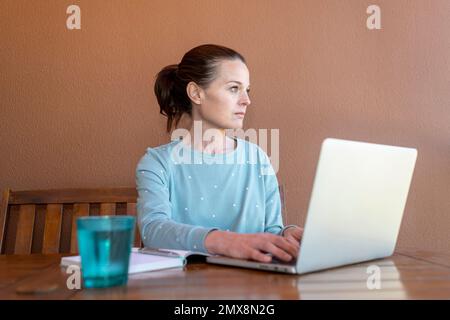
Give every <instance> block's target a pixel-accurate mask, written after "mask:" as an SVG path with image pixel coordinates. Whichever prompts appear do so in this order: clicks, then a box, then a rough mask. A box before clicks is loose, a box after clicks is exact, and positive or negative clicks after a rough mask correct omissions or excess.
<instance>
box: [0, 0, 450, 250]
mask: <svg viewBox="0 0 450 320" xmlns="http://www.w3.org/2000/svg"><path fill="white" fill-rule="evenodd" d="M372 3H376V4H378V5H379V6H380V7H381V14H382V16H381V18H382V30H375V31H369V30H368V29H367V28H366V18H367V14H366V8H367V6H368V5H370V4H372ZM70 4H77V5H79V6H80V7H81V30H73V31H69V30H67V29H66V24H65V23H66V18H67V14H66V8H67V7H68V6H69V5H70ZM0 36H1V49H0V63H1V75H0V88H1V91H0V101H1V110H0V112H1V114H0V115H1V128H0V150H1V157H0V188H5V187H10V188H12V189H16V190H17V189H44V188H62V187H103V186H132V185H134V169H135V165H136V162H137V161H138V159H139V157H140V156H141V155H142V154H143V153H144V151H145V148H146V147H147V146H154V145H158V144H162V143H165V142H167V141H168V138H169V137H168V135H166V134H165V133H164V128H165V120H164V118H162V116H160V115H159V113H158V111H159V110H158V109H157V105H156V100H155V98H154V96H153V93H152V85H153V76H154V75H155V73H156V72H157V71H159V69H160V68H161V67H163V66H165V65H167V64H171V63H177V62H178V61H179V60H180V58H181V56H182V54H183V53H184V52H185V51H187V50H188V49H190V48H192V47H193V46H196V45H198V44H202V43H219V44H223V45H226V46H230V47H232V48H235V49H237V50H238V51H240V52H241V53H243V54H244V55H245V56H246V58H247V60H248V64H249V68H250V72H251V83H252V105H251V106H250V108H249V110H250V111H249V113H248V116H247V119H246V128H251V127H253V128H279V129H280V140H281V146H280V152H281V159H280V171H279V174H278V178H279V180H280V181H281V182H283V183H284V184H285V185H286V187H287V197H288V199H287V205H288V214H289V219H288V220H289V221H288V222H289V223H298V224H303V222H304V220H305V214H306V210H307V207H308V200H309V196H310V192H311V188H312V182H313V177H314V172H315V167H316V162H317V157H318V153H319V148H320V143H321V141H322V139H324V138H325V137H330V136H331V137H337V138H346V139H354V140H363V141H369V142H376V143H385V144H394V145H402V146H411V147H416V148H417V149H418V150H419V154H418V160H417V166H416V170H415V173H414V178H413V183H412V186H411V190H410V195H409V198H408V204H407V206H406V212H405V218H404V220H403V225H402V230H401V233H400V238H399V245H400V246H415V247H418V248H423V249H437V250H448V249H449V244H450V241H449V240H450V233H449V231H448V230H450V1H448V0H433V1H427V0H423V1H417V0H403V1H400V0H396V1H380V0H379V1H375V2H372V1H363V0H361V1H358V0H352V1H340V0H339V1H338V0H321V1H318V0H311V1H299V0H292V1H288V0H284V1H275V0H273V1H269V0H253V1H235V0H226V1H206V0H190V1H167V0H151V1H150V0H149V1H143V0H141V1H138V0H130V1H119V0H108V1H107V0H103V1H100V0H89V1H87V0H84V1H61V0H58V1H56V0H52V1H50V0H49V1H43V0H40V1H24V0H2V1H1V2H0Z"/></svg>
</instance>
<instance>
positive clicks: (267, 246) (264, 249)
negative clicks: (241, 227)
mask: <svg viewBox="0 0 450 320" xmlns="http://www.w3.org/2000/svg"><path fill="white" fill-rule="evenodd" d="M289 229H291V228H289ZM289 229H286V231H287V230H289ZM205 248H206V250H208V252H209V253H211V254H220V255H224V256H228V257H231V258H238V259H251V260H255V261H261V262H270V261H271V260H272V257H271V256H270V255H267V254H266V253H270V254H272V255H273V256H275V257H277V258H278V259H280V260H282V261H286V262H287V261H290V260H291V259H292V258H296V257H297V254H298V249H299V243H298V242H295V241H291V240H289V239H288V238H286V237H282V236H278V235H275V234H271V233H251V234H241V233H236V232H224V231H219V230H215V231H211V232H210V233H209V234H208V235H207V236H206V239H205Z"/></svg>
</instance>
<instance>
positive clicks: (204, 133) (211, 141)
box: [183, 122, 236, 154]
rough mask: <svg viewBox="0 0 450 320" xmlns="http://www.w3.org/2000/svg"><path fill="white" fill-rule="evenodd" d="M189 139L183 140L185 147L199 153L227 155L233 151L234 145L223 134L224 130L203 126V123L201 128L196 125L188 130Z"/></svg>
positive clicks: (233, 142) (233, 141)
mask: <svg viewBox="0 0 450 320" xmlns="http://www.w3.org/2000/svg"><path fill="white" fill-rule="evenodd" d="M189 134H190V139H183V142H184V143H185V144H186V145H189V146H191V148H193V149H195V150H198V151H200V152H205V153H211V154H220V153H227V152H230V151H232V150H234V149H235V147H236V143H235V140H234V139H231V138H230V137H228V136H227V135H226V134H225V129H220V128H214V127H212V126H205V123H204V122H203V123H202V124H201V126H199V125H198V122H197V123H194V125H193V126H192V127H191V129H190V130H189Z"/></svg>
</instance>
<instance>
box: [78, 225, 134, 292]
mask: <svg viewBox="0 0 450 320" xmlns="http://www.w3.org/2000/svg"><path fill="white" fill-rule="evenodd" d="M135 220H136V219H135V217H133V216H91V217H80V218H78V219H77V229H78V230H77V233H78V250H79V253H80V256H81V274H82V278H83V283H84V287H85V288H102V287H111V286H119V285H126V284H127V281H128V266H129V262H130V252H131V246H132V244H133V241H134V225H135Z"/></svg>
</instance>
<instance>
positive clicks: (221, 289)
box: [0, 250, 450, 299]
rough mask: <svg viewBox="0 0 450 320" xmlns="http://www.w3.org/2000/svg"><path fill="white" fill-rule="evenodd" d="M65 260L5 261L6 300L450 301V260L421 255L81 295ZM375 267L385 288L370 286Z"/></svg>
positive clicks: (153, 280) (169, 273)
mask: <svg viewBox="0 0 450 320" xmlns="http://www.w3.org/2000/svg"><path fill="white" fill-rule="evenodd" d="M61 256H62V255H43V254H34V255H10V256H5V255H3V256H0V299H450V255H449V254H438V253H433V252H426V251H418V250H402V251H399V252H397V253H396V254H395V255H393V256H392V257H389V258H386V259H381V260H375V261H370V262H365V263H360V264H356V265H350V266H345V267H341V268H336V269H331V270H326V271H322V272H316V273H311V274H307V275H303V276H297V275H285V274H279V273H271V272H264V271H256V270H249V269H241V268H231V267H224V266H218V265H210V264H205V263H194V264H190V265H188V266H187V267H185V269H180V268H178V269H167V270H160V271H153V272H147V273H140V274H135V275H131V276H130V278H129V281H128V285H127V286H126V287H114V288H107V289H81V290H69V289H68V288H67V285H66V280H67V279H68V277H69V276H70V275H69V274H67V273H66V269H65V268H62V267H60V266H59V263H60V259H61ZM370 265H377V266H379V268H380V269H379V270H380V271H381V273H380V278H381V288H380V289H371V290H370V289H368V287H367V280H368V277H369V276H370V274H368V273H367V271H368V269H367V268H368V266H370Z"/></svg>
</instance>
